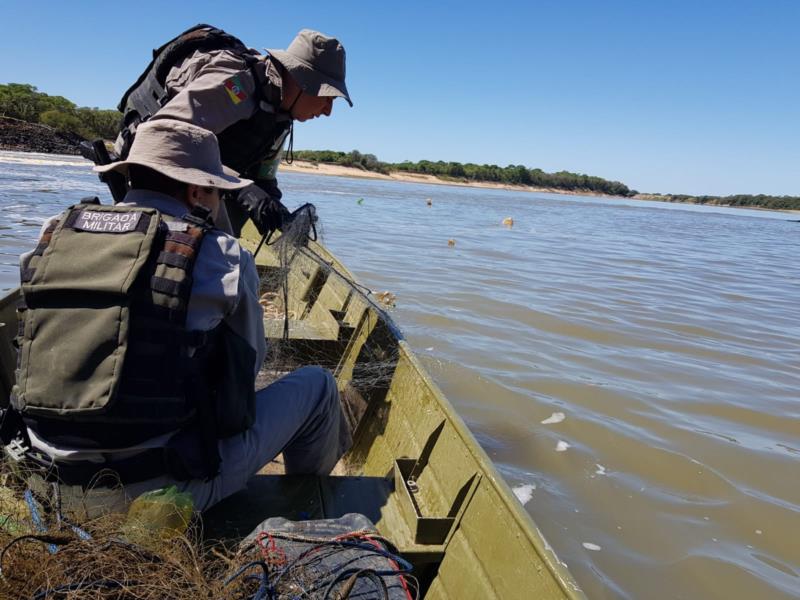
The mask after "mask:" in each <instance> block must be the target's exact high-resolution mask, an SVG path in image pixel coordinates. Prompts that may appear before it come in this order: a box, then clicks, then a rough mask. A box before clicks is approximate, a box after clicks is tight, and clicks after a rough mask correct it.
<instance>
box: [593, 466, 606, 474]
mask: <svg viewBox="0 0 800 600" xmlns="http://www.w3.org/2000/svg"><path fill="white" fill-rule="evenodd" d="M594 466H595V467H597V470H596V471H595V473H596V474H598V475H605V474H606V468H605V467H604V466H603V465H601V464H600V463H594Z"/></svg>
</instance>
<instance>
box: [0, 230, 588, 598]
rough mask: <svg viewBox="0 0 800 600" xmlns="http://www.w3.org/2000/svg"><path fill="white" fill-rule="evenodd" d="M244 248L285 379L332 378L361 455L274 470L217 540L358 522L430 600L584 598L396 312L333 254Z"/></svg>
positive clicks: (239, 500) (10, 317)
mask: <svg viewBox="0 0 800 600" xmlns="http://www.w3.org/2000/svg"><path fill="white" fill-rule="evenodd" d="M240 241H241V243H242V245H243V246H244V247H246V248H248V249H249V250H251V251H252V252H254V253H256V263H257V267H258V269H259V271H260V274H261V276H262V282H264V283H263V287H262V292H263V293H264V298H265V301H264V303H265V304H269V303H270V302H271V303H272V304H271V305H270V306H272V308H275V307H276V306H277V310H266V311H265V330H266V334H267V338H268V343H269V347H270V352H271V353H272V354H273V356H272V358H271V359H270V360H271V362H270V365H271V367H270V368H271V369H272V371H273V372H274V373H273V375H274V376H278V375H280V374H281V373H282V372H286V371H289V370H291V369H293V368H296V367H298V366H302V365H304V364H319V365H323V366H326V367H328V368H330V369H331V370H332V371H333V373H334V375H335V376H336V380H337V383H338V387H339V390H340V395H341V398H342V403H343V408H344V410H345V414H346V418H347V422H348V424H349V426H350V428H351V431H352V434H353V447H352V449H351V450H350V451H349V452H348V453H347V454H346V455H345V457H344V458H343V459H342V461H340V464H339V465H337V468H336V470H335V471H334V474H332V475H330V476H327V477H320V476H306V475H285V474H281V473H280V466H279V465H278V466H277V467H276V466H275V465H270V466H268V467H267V468H266V469H264V470H262V472H260V473H259V474H257V475H255V476H254V477H253V478H252V479H251V480H250V482H249V483H248V486H247V488H246V489H244V490H242V491H240V492H238V493H236V494H234V495H233V496H231V497H229V498H227V499H225V500H223V501H222V502H221V503H219V504H217V505H216V506H214V507H212V508H211V509H210V510H208V511H207V512H206V513H205V514H204V515H203V523H204V528H205V529H204V531H205V535H206V536H207V537H211V538H212V539H222V540H233V541H236V540H241V539H242V538H243V537H244V536H246V535H247V534H249V533H250V532H251V531H252V530H253V529H254V527H256V526H257V525H258V524H259V523H261V522H262V521H264V520H265V519H267V518H269V517H285V518H287V519H291V520H311V519H323V518H326V519H332V518H339V517H342V516H344V515H346V514H349V513H359V514H362V515H365V516H366V517H367V518H369V519H370V520H371V521H372V523H374V524H375V525H376V528H377V531H378V533H380V534H381V535H382V536H384V537H385V538H388V539H389V540H391V541H392V543H393V544H394V545H395V546H396V548H397V549H398V551H399V553H400V555H401V556H402V557H403V558H404V559H405V560H407V561H409V562H410V563H411V564H412V565H413V566H414V575H415V576H416V577H417V579H418V580H419V583H420V591H421V594H420V597H424V598H428V599H437V598H503V599H509V598H520V599H522V598H525V599H528V598H569V599H579V598H584V594H583V592H582V591H581V590H580V588H579V587H578V585H577V584H576V582H575V580H574V578H573V577H572V575H571V574H570V573H569V571H568V569H567V567H566V565H565V564H564V563H563V562H561V561H560V560H559V559H558V557H557V555H556V554H555V552H554V551H553V549H552V548H551V547H550V546H549V544H548V543H547V541H546V540H545V538H544V536H543V535H542V533H541V532H540V531H539V529H538V528H537V526H536V524H535V523H534V521H533V520H532V518H531V517H530V515H529V514H528V513H527V512H526V511H525V510H524V509H523V507H522V505H521V503H520V502H519V501H518V500H517V498H516V497H515V496H514V494H513V492H512V491H511V489H510V488H509V486H508V485H507V484H506V483H505V482H504V481H503V479H502V477H501V476H500V475H499V473H498V472H497V470H496V469H495V467H494V466H493V465H492V462H491V460H490V459H489V457H488V456H487V455H486V453H485V452H484V451H483V449H481V447H480V446H479V445H478V443H477V441H476V440H475V438H474V437H473V435H472V434H471V433H470V431H469V430H468V429H467V427H466V426H465V424H464V422H463V421H462V419H461V418H460V417H459V416H458V415H457V414H456V412H455V410H454V409H453V407H452V405H451V404H450V402H449V401H448V400H447V399H446V398H445V396H444V395H443V393H442V391H441V390H440V389H439V388H438V387H437V386H436V384H435V383H434V382H433V381H432V380H431V377H430V376H429V374H428V373H426V371H425V369H424V367H423V366H422V364H421V363H420V361H419V360H418V358H417V357H416V356H415V355H414V352H413V351H412V350H411V348H410V347H409V345H408V343H407V342H406V341H405V340H404V339H403V336H402V334H401V332H400V330H399V329H398V327H397V326H396V325H395V323H394V322H393V320H392V318H391V316H390V315H389V314H388V312H387V311H386V310H385V307H384V306H383V305H382V304H381V303H380V301H378V300H376V299H375V297H374V295H372V294H370V293H369V290H367V289H366V288H365V287H363V286H361V285H360V284H358V282H357V281H356V279H355V277H354V276H353V274H352V273H350V272H349V271H348V270H347V268H346V267H345V266H344V265H343V264H342V263H341V262H340V261H339V260H338V259H337V258H336V257H335V256H334V255H333V254H331V253H330V252H329V251H328V250H327V249H326V248H325V247H324V246H323V245H322V244H321V243H318V242H316V241H308V242H307V243H306V244H302V245H297V246H292V247H290V248H288V249H287V247H286V245H283V246H282V245H281V244H280V243H274V244H263V243H262V242H263V240H262V239H261V236H259V234H258V232H257V231H256V230H255V228H254V227H253V226H252V224H250V223H248V225H247V226H246V227H245V230H244V231H243V234H242V237H241V240H240ZM18 297H19V290H14V291H12V292H11V293H9V294H7V295H6V296H5V297H4V298H2V299H1V300H0V323H2V326H0V388H1V389H0V394H1V395H0V405H4V404H5V402H7V401H8V397H9V393H10V390H11V386H12V384H13V381H14V367H15V364H16V351H15V349H14V346H13V338H14V336H15V335H16V330H17V327H16V315H15V305H16V301H17V299H18Z"/></svg>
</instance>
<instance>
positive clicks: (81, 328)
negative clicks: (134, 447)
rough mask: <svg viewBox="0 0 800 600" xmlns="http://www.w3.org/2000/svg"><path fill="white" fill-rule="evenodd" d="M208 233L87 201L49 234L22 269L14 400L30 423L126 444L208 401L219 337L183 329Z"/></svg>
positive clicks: (182, 419)
mask: <svg viewBox="0 0 800 600" xmlns="http://www.w3.org/2000/svg"><path fill="white" fill-rule="evenodd" d="M208 229H209V225H208V224H207V223H205V222H203V221H202V219H200V218H197V217H195V216H193V215H192V216H188V217H186V219H185V220H184V219H179V218H174V217H168V216H165V215H161V214H159V213H158V212H157V211H156V210H154V209H149V208H140V207H123V206H114V207H108V206H86V205H77V206H74V207H72V208H71V209H70V210H69V211H68V212H67V213H66V214H65V216H64V217H62V218H61V219H60V221H59V222H56V223H53V224H52V225H51V226H49V227H48V228H47V230H46V231H45V232H44V234H43V235H42V239H41V240H40V242H39V245H38V246H37V249H36V250H35V251H34V253H32V255H31V257H30V260H28V261H27V264H26V265H24V268H23V273H24V276H26V277H27V282H23V286H22V291H23V298H24V301H25V302H26V303H27V307H26V306H24V305H23V306H22V307H21V308H22V310H21V315H22V319H21V323H22V328H21V331H20V337H19V340H20V357H21V361H20V371H19V375H18V381H17V383H18V385H17V386H16V387H15V398H14V402H15V406H16V407H17V408H18V409H19V410H21V411H23V413H24V415H25V417H26V419H28V421H29V423H30V424H32V425H33V426H34V428H38V429H39V430H41V431H47V435H48V436H49V439H53V440H57V439H58V438H59V436H62V435H63V436H64V437H63V439H62V441H64V440H72V441H69V442H67V443H71V444H72V443H77V444H79V445H80V442H78V441H76V437H78V438H81V439H86V440H103V443H104V444H106V447H125V446H127V445H131V444H133V443H137V442H138V441H143V440H146V439H148V438H151V437H153V436H154V435H159V434H160V433H166V432H169V431H175V430H177V429H179V428H180V427H182V426H183V425H184V424H186V423H187V422H189V421H190V420H191V419H193V418H194V417H195V415H196V414H197V413H198V412H199V411H200V410H201V408H200V407H201V406H205V405H206V404H208V402H209V398H210V395H211V394H213V385H212V381H211V368H210V367H211V364H210V357H211V356H212V355H213V352H214V348H215V339H216V336H215V332H214V331H211V332H203V331H187V329H186V316H187V309H188V306H189V300H190V297H191V291H192V272H193V269H194V267H195V263H196V260H197V257H198V254H199V251H200V247H201V244H202V241H203V238H204V235H205V233H206V231H207V230H208ZM26 308H27V310H26ZM110 432H113V435H112V434H111V433H110ZM87 443H90V442H87ZM117 444H118V445H119V446H117Z"/></svg>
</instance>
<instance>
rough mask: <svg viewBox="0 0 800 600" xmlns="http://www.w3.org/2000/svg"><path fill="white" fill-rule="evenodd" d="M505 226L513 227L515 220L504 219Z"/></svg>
mask: <svg viewBox="0 0 800 600" xmlns="http://www.w3.org/2000/svg"><path fill="white" fill-rule="evenodd" d="M503 225H505V226H506V227H513V226H514V219H512V218H511V217H506V218H505V219H503Z"/></svg>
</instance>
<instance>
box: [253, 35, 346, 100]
mask: <svg viewBox="0 0 800 600" xmlns="http://www.w3.org/2000/svg"><path fill="white" fill-rule="evenodd" d="M267 52H269V54H270V56H272V57H273V58H274V59H275V60H277V61H278V62H279V63H280V64H281V65H283V66H284V68H285V69H286V70H287V71H289V74H290V75H291V76H292V77H293V78H294V80H295V81H297V83H298V85H299V86H300V87H301V88H302V90H303V91H304V92H305V93H307V94H311V95H312V96H338V97H340V98H344V99H345V100H347V103H348V104H349V105H350V106H353V101H352V100H350V95H349V94H348V93H347V86H346V85H345V83H344V76H345V51H344V46H342V44H341V43H340V42H339V40H337V39H336V38H332V37H329V36H327V35H325V34H324V33H320V32H319V31H312V30H311V29H303V30H302V31H301V32H300V33H298V34H297V36H296V37H295V38H294V40H292V43H291V44H289V47H288V48H287V49H286V50H269V49H267Z"/></svg>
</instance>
